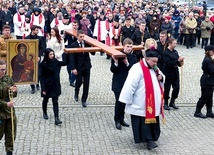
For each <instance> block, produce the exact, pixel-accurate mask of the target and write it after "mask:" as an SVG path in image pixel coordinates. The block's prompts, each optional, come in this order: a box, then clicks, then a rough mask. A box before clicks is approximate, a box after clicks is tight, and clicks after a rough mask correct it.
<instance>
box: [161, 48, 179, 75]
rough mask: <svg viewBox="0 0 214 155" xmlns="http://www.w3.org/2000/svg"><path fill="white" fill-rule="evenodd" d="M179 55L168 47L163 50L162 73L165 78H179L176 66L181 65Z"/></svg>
mask: <svg viewBox="0 0 214 155" xmlns="http://www.w3.org/2000/svg"><path fill="white" fill-rule="evenodd" d="M178 59H179V55H178V52H177V51H176V50H173V51H170V50H169V49H168V48H167V49H166V50H165V51H164V52H163V61H164V66H163V73H164V75H165V76H166V78H169V79H173V78H179V71H178V67H180V66H181V64H180V62H179V61H178Z"/></svg>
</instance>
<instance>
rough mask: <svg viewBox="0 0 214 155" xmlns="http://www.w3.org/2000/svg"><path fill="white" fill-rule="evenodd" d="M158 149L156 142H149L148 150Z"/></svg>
mask: <svg viewBox="0 0 214 155" xmlns="http://www.w3.org/2000/svg"><path fill="white" fill-rule="evenodd" d="M156 147H158V145H157V144H156V143H155V142H153V141H149V142H147V150H151V149H154V148H156Z"/></svg>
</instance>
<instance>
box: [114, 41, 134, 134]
mask: <svg viewBox="0 0 214 155" xmlns="http://www.w3.org/2000/svg"><path fill="white" fill-rule="evenodd" d="M132 45H133V41H132V40H131V39H129V38H126V39H125V40H124V41H123V48H124V50H123V51H122V53H124V54H126V57H125V58H122V59H118V58H116V57H114V56H112V60H111V68H110V70H111V72H112V73H113V78H112V91H113V92H114V95H115V99H116V102H115V115H114V121H115V125H116V128H117V129H118V130H121V125H123V126H126V127H129V124H127V123H126V122H125V121H124V110H125V104H124V103H122V102H120V101H119V96H120V92H121V90H122V88H123V85H124V82H125V81H126V77H127V76H128V72H129V69H130V68H131V67H132V65H133V64H135V63H136V62H137V58H136V56H135V55H133V54H131V52H132Z"/></svg>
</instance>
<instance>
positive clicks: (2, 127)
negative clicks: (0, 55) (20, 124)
mask: <svg viewBox="0 0 214 155" xmlns="http://www.w3.org/2000/svg"><path fill="white" fill-rule="evenodd" d="M5 73H6V63H5V61H4V60H0V87H1V93H0V107H1V108H0V140H1V139H2V137H3V136H5V149H6V152H7V155H12V154H13V150H14V144H13V142H14V140H13V138H14V139H15V137H16V127H17V120H16V116H15V109H14V102H13V101H10V97H9V92H8V89H11V92H13V93H12V94H11V95H13V96H12V97H15V96H16V95H17V89H16V86H15V85H14V82H13V81H12V79H11V77H9V76H8V75H6V74H5ZM12 109H13V114H11V110H12ZM11 115H12V117H13V122H12V118H11ZM12 123H13V124H14V131H12Z"/></svg>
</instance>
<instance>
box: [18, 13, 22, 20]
mask: <svg viewBox="0 0 214 155" xmlns="http://www.w3.org/2000/svg"><path fill="white" fill-rule="evenodd" d="M17 15H18V22H22V18H21V15H20V14H19V13H17Z"/></svg>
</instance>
